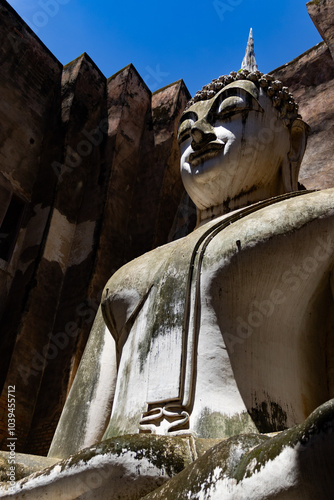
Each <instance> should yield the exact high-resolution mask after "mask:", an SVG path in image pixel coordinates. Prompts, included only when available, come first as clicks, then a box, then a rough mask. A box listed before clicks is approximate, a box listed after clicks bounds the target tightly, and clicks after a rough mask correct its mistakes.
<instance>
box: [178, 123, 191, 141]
mask: <svg viewBox="0 0 334 500" xmlns="http://www.w3.org/2000/svg"><path fill="white" fill-rule="evenodd" d="M194 123H195V121H194V120H192V119H191V118H188V119H187V120H184V121H183V122H182V123H181V124H180V126H179V130H178V132H177V140H178V142H179V144H181V143H182V142H184V141H186V140H187V139H189V137H190V130H191V127H192V126H193V125H194Z"/></svg>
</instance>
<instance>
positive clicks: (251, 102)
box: [178, 70, 308, 220]
mask: <svg viewBox="0 0 334 500" xmlns="http://www.w3.org/2000/svg"><path fill="white" fill-rule="evenodd" d="M307 133H308V126H307V125H306V124H305V123H304V122H303V121H302V120H301V117H300V116H299V114H298V106H297V104H296V103H295V101H294V99H293V96H292V95H291V94H290V93H289V91H288V89H287V88H286V87H284V86H283V84H282V83H281V82H279V81H276V80H275V79H274V78H273V77H272V76H271V75H263V74H262V73H260V72H259V71H255V72H249V71H247V70H243V71H240V72H238V73H235V72H232V73H231V74H230V75H228V76H222V77H220V78H219V79H217V80H213V81H212V82H211V83H210V84H208V85H206V86H204V87H203V89H202V90H201V91H199V92H197V94H196V95H195V96H194V98H193V99H192V100H191V101H190V102H189V103H188V105H187V107H186V109H185V111H184V113H183V115H182V116H181V120H180V124H179V129H178V141H179V144H180V149H181V175H182V180H183V183H184V186H185V189H186V191H187V192H188V194H189V196H190V198H191V199H192V200H193V202H194V203H195V205H196V206H197V208H198V211H199V213H200V214H201V216H200V219H201V220H205V219H207V218H211V217H214V216H217V215H220V214H221V213H224V212H228V211H230V210H234V209H237V208H240V207H243V206H246V205H248V204H251V203H255V202H257V201H260V200H263V199H267V198H270V197H272V196H276V195H279V194H283V193H286V192H290V191H296V190H298V172H299V167H300V163H301V160H302V157H303V154H304V151H305V147H306V140H307Z"/></svg>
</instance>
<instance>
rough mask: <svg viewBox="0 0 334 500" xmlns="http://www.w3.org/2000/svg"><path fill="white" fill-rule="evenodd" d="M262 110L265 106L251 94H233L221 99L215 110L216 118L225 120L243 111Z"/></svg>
mask: <svg viewBox="0 0 334 500" xmlns="http://www.w3.org/2000/svg"><path fill="white" fill-rule="evenodd" d="M250 110H253V111H260V112H263V108H262V107H261V106H260V104H259V102H258V101H257V100H256V99H254V98H253V97H252V96H250V95H232V96H228V97H226V98H225V99H223V100H221V101H220V103H219V104H218V106H217V107H216V110H215V111H214V112H213V114H214V120H219V119H221V120H224V119H227V118H230V117H232V116H234V115H236V114H238V113H242V112H243V111H250Z"/></svg>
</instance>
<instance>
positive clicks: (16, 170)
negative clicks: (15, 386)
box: [0, 2, 62, 427]
mask: <svg viewBox="0 0 334 500" xmlns="http://www.w3.org/2000/svg"><path fill="white" fill-rule="evenodd" d="M0 33H1V35H0V36H1V43H0V59H1V60H0V64H1V79H0V97H1V98H0V116H1V126H0V150H1V168H0V170H1V172H0V184H1V188H0V190H1V203H0V212H1V213H0V224H1V228H2V229H1V231H0V233H1V243H3V241H4V240H6V233H7V230H6V229H5V228H4V224H3V223H5V219H6V217H8V213H10V212H11V210H12V208H13V205H14V204H15V203H16V204H18V205H19V208H20V207H21V208H22V211H20V210H19V211H17V210H16V211H15V210H14V214H11V217H10V220H9V221H8V224H5V225H7V226H9V227H10V228H15V234H14V238H13V240H12V241H11V245H12V249H11V251H9V252H8V253H7V254H2V257H3V258H2V259H1V260H0V316H2V322H1V336H0V347H1V352H2V359H1V364H0V380H1V387H2V385H3V383H4V381H5V379H6V376H7V371H8V367H9V362H10V359H11V354H12V351H13V346H14V343H15V338H16V332H17V331H18V328H19V324H20V321H21V319H22V313H23V310H24V308H25V306H26V301H27V295H28V294H29V291H30V289H31V288H33V287H34V281H33V277H34V272H35V268H36V262H38V259H39V255H40V249H41V246H42V245H43V241H44V238H45V234H46V230H47V225H48V218H49V215H50V208H51V205H52V203H53V198H54V191H55V186H56V180H57V179H56V176H55V175H54V173H53V171H52V168H51V161H50V160H51V158H52V159H57V158H59V157H60V151H59V143H58V137H57V135H56V134H55V130H57V129H59V123H60V116H59V103H60V82H61V70H62V67H61V64H60V63H59V62H58V61H57V60H56V58H55V57H54V56H53V55H52V54H51V53H50V52H49V51H48V49H47V48H46V47H45V46H44V45H43V44H42V43H41V42H40V40H39V39H38V38H37V37H36V35H35V34H34V33H33V32H32V31H31V30H30V29H29V28H28V27H27V26H26V25H25V23H23V22H22V20H21V19H20V17H19V16H18V15H17V14H16V13H15V11H14V10H13V9H12V8H11V7H10V6H9V5H8V4H7V2H1V4H0ZM14 208H15V207H14ZM15 212H16V213H15ZM14 245H15V246H14ZM0 246H1V247H2V249H3V246H2V244H1V245H0ZM29 345H30V346H31V349H32V348H33V342H32V341H31V339H30V337H27V339H26V348H28V346H29ZM19 366H20V365H18V366H17V367H16V370H17V369H18V367H19ZM8 383H9V384H10V383H11V382H10V381H8ZM13 383H14V381H13ZM0 405H1V406H0V408H1V410H0V411H1V426H4V425H5V419H3V418H2V416H3V415H4V414H5V410H4V409H3V408H4V407H5V406H6V398H5V399H1V402H0ZM20 425H21V423H20V421H18V427H20ZM22 425H23V424H22Z"/></svg>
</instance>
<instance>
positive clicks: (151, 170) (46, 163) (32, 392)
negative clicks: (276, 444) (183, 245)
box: [0, 0, 334, 454]
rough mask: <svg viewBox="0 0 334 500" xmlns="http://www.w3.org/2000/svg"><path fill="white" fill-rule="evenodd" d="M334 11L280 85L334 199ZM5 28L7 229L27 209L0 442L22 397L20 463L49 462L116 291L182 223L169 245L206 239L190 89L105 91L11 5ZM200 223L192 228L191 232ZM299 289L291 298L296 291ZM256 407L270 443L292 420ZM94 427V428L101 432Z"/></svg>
mask: <svg viewBox="0 0 334 500" xmlns="http://www.w3.org/2000/svg"><path fill="white" fill-rule="evenodd" d="M332 8H333V2H332V1H327V0H320V1H319V2H318V1H317V2H309V4H308V10H309V13H310V15H311V17H312V19H313V20H314V22H315V24H316V26H317V28H318V29H319V32H320V33H321V34H322V36H323V37H324V41H325V42H324V44H320V45H319V46H317V47H314V48H313V49H311V50H310V51H308V52H307V53H305V54H303V55H302V56H300V57H299V58H297V59H296V60H294V61H292V62H290V63H288V64H287V65H285V66H284V67H282V68H278V69H277V70H275V72H274V74H275V76H277V78H279V79H281V80H282V81H283V82H284V83H285V84H287V85H288V86H289V87H290V90H291V91H292V92H293V93H294V95H295V97H296V99H297V101H299V103H300V111H301V114H302V116H303V118H304V119H305V120H306V121H307V122H308V123H309V124H310V126H311V135H310V138H309V144H308V148H307V151H306V155H305V158H304V161H303V164H302V168H301V177H300V181H301V182H302V183H303V184H304V185H305V186H306V187H307V188H330V187H333V186H334V170H333V164H332V144H333V140H334V137H333V130H334V128H333V117H332V115H333V113H332V109H333V105H334V103H333V100H334V98H333V95H334V94H333V92H334V91H333V74H334V63H333V59H332V57H331V53H332V54H333V36H332V31H333V27H332V24H331V21H332V18H333V16H332V15H331V13H332ZM0 28H1V44H0V62H1V68H2V69H1V75H2V77H1V83H0V86H1V88H0V91H1V96H2V99H1V102H0V111H1V120H2V123H3V126H2V127H0V148H1V155H2V158H3V159H4V161H3V162H2V166H1V172H0V193H1V194H0V222H1V221H2V220H3V217H4V215H5V213H6V210H7V207H8V203H9V201H10V198H11V196H12V194H15V195H16V196H18V197H20V199H21V200H22V201H23V202H24V203H25V212H24V216H23V219H22V222H21V228H20V232H19V235H18V239H17V243H16V246H15V249H14V252H13V255H12V257H11V259H10V261H9V262H4V261H2V262H0V315H1V339H0V346H1V352H2V362H1V364H0V380H1V388H2V397H1V400H0V417H1V424H0V431H1V440H2V441H1V442H2V443H3V446H5V444H6V437H7V434H6V432H7V430H6V418H5V416H6V408H7V400H6V398H7V385H8V383H10V384H15V385H16V387H17V393H16V396H17V401H18V406H17V432H18V436H19V440H18V447H17V450H21V451H27V452H30V453H43V454H46V453H47V451H48V448H49V445H50V442H51V439H52V436H53V433H54V431H55V428H56V426H57V423H58V420H59V417H60V414H61V410H62V408H63V405H64V403H65V400H66V397H67V395H68V392H69V390H70V387H71V384H72V382H73V379H74V376H75V373H76V371H77V368H78V365H79V362H80V359H81V356H82V353H83V351H84V347H85V345H86V341H87V338H88V335H89V332H90V330H91V327H92V324H93V320H94V317H95V314H96V311H97V309H98V304H99V300H100V296H101V291H102V289H103V287H104V285H105V282H106V279H107V278H108V277H109V276H111V275H112V274H113V273H114V272H115V271H116V270H117V269H118V268H119V267H120V266H122V265H123V264H125V263H126V262H128V261H129V260H131V259H133V258H135V257H137V256H138V255H141V254H143V253H144V252H146V251H149V250H151V249H152V248H154V247H156V246H158V245H162V244H165V243H166V242H167V240H168V236H169V231H170V228H171V227H172V225H173V219H174V216H175V214H176V213H177V217H176V222H175V225H174V226H173V228H172V231H171V233H172V235H171V238H173V235H175V234H177V235H179V236H184V235H185V234H187V233H188V232H189V230H190V229H192V228H193V226H194V206H193V204H192V202H190V201H189V198H187V196H185V195H184V191H183V187H182V184H181V180H180V177H179V152H178V147H177V142H176V130H177V123H178V120H179V117H180V115H181V113H182V110H183V108H184V106H185V104H186V102H187V100H188V98H189V93H188V91H187V89H186V87H185V85H184V83H183V82H182V81H179V82H176V83H175V84H171V85H169V86H167V87H165V88H164V89H160V90H159V91H157V92H155V93H154V94H153V95H151V94H150V92H149V90H148V89H147V87H146V85H145V83H144V82H143V80H142V78H141V77H140V75H138V73H137V71H136V70H135V68H134V67H133V66H132V65H129V66H128V67H126V68H124V69H123V70H121V71H120V72H118V73H117V74H116V75H114V76H113V77H111V78H110V79H109V80H107V79H106V78H105V76H104V75H102V74H101V72H100V70H99V69H98V68H97V67H96V65H95V64H94V62H93V61H92V60H91V59H90V58H89V56H88V55H87V54H83V55H82V56H80V57H78V59H76V60H75V61H73V62H71V63H70V64H69V65H67V66H65V67H64V68H62V66H61V64H60V63H59V61H57V60H56V58H55V57H54V56H53V55H52V54H51V53H50V52H49V51H48V50H47V48H46V47H45V46H44V45H43V44H42V43H41V41H40V40H39V39H38V37H37V36H36V35H35V34H34V33H32V31H31V30H30V29H29V28H28V27H27V25H26V24H25V23H24V22H23V20H22V19H20V18H19V16H17V14H16V13H15V12H14V11H13V9H12V8H11V7H10V6H9V5H8V4H7V2H5V1H2V2H1V5H0ZM326 44H327V45H326ZM328 47H329V48H328ZM18 54H20V57H18ZM147 193H150V204H148V203H147ZM180 199H181V200H182V202H181V204H180V205H179V203H180ZM178 205H179V210H178V212H177V207H178ZM134 207H135V208H136V210H134ZM189 213H191V214H192V215H193V217H192V220H193V221H192V223H190V224H189V222H188V221H187V222H186V224H185V225H183V223H184V222H185V221H184V219H185V217H188V215H189ZM181 226H182V227H181ZM64 227H66V228H67V231H66V238H65V232H64V231H63V228H64ZM60 228H61V236H60V232H59V231H60ZM239 239H240V238H237V240H236V241H239ZM65 240H66V241H65ZM253 278H254V279H256V277H253ZM290 279H295V281H294V282H292V281H290V284H292V285H293V283H296V279H298V277H297V278H296V277H295V275H291V276H290ZM234 345H235V348H236V349H237V348H238V343H237V344H234ZM330 348H331V352H333V349H334V347H333V345H331V347H330ZM143 352H144V351H143ZM313 360H314V359H313ZM312 366H313V368H314V369H315V367H316V366H317V363H316V362H314V363H313V365H312ZM300 369H301V370H305V367H301V368H300ZM333 373H334V368H333V367H332V368H331V374H332V375H331V380H332V381H333ZM102 382H103V379H102V378H101V379H98V380H95V386H94V387H95V389H96V390H95V392H94V391H93V393H92V394H93V395H95V396H96V398H97V396H98V395H99V396H98V397H99V398H100V399H99V402H100V404H101V405H102V402H103V401H109V397H110V393H108V394H105V395H104V396H101V392H99V389H101V384H102ZM331 383H332V382H331ZM311 385H312V383H311ZM86 390H87V389H86ZM50 394H52V398H50ZM96 398H95V399H94V401H95V402H96V401H97V399H96ZM319 398H320V399H321V398H322V395H321V394H320V393H319ZM249 404H250V406H251V408H252V412H253V413H252V415H255V416H257V418H259V419H260V417H259V415H260V414H262V415H266V418H265V421H262V423H261V425H263V427H262V429H265V428H266V427H265V426H266V425H269V427H270V426H272V425H273V419H274V420H275V419H276V417H277V419H283V420H284V418H285V415H286V411H285V410H284V411H283V410H282V407H281V405H280V404H279V403H275V404H274V403H273V401H272V400H271V399H270V398H269V399H268V400H265V398H259V396H258V395H257V394H256V395H254V399H253V402H251V403H249ZM303 404H304V406H303V409H302V410H300V413H301V414H302V413H303V412H304V414H308V413H309V411H311V410H312V409H313V407H314V404H315V401H314V399H313V398H310V397H306V398H305V401H304V403H303ZM102 406H103V405H102ZM97 407H98V406H96V408H97ZM108 409H109V407H108V405H107V406H104V410H105V411H107V410H108ZM281 410H282V411H281ZM93 413H94V409H92V413H91V414H83V416H82V419H83V420H84V419H86V418H87V422H89V418H90V417H91V416H92V414H93ZM207 414H208V412H207V410H205V411H204V413H203V414H202V416H199V418H198V421H199V428H200V429H201V430H200V433H201V434H202V435H205V436H206V435H213V432H214V431H215V430H216V429H217V427H219V426H218V425H217V423H219V422H220V421H221V419H220V416H219V415H217V414H215V413H210V412H209V418H206V417H207ZM289 418H290V417H289ZM268 422H269V424H268ZM239 423H240V422H239ZM72 425H73V424H72ZM241 425H244V424H243V422H241ZM90 427H91V426H89V425H87V429H88V431H87V434H84V435H80V436H78V433H77V434H76V438H75V439H77V441H75V439H74V446H75V447H79V448H80V447H81V445H83V443H85V439H86V438H87V439H88V440H91V439H99V437H98V436H100V435H101V433H103V431H104V428H103V425H101V426H100V427H99V426H97V428H96V434H94V433H93V435H90V432H91V428H90ZM73 429H74V427H72V430H73ZM234 430H235V428H234ZM94 432H95V431H94ZM219 432H220V431H219ZM224 432H225V431H224ZM71 446H72V445H71Z"/></svg>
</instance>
